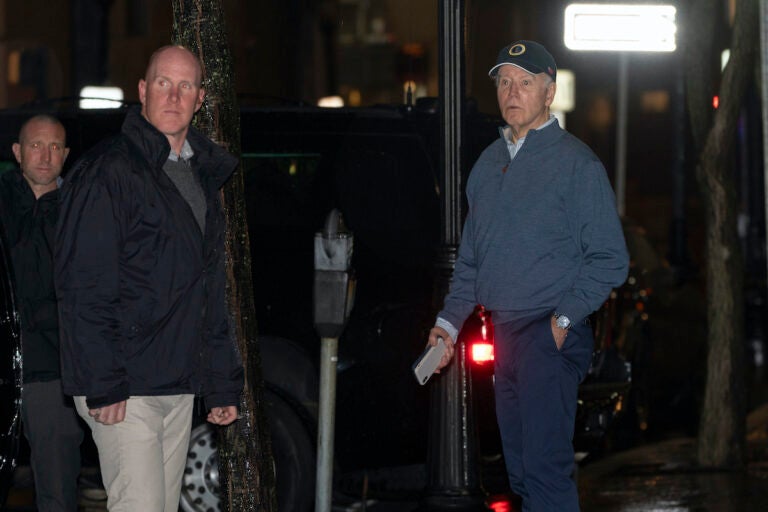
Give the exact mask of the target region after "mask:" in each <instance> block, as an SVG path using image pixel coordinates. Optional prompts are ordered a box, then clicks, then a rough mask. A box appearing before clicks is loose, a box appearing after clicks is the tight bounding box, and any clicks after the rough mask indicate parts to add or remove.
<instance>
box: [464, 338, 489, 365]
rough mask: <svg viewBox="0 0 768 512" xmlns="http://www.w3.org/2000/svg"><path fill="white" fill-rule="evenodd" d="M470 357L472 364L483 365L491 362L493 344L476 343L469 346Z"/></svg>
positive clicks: (485, 342)
mask: <svg viewBox="0 0 768 512" xmlns="http://www.w3.org/2000/svg"><path fill="white" fill-rule="evenodd" d="M470 350H471V352H470V355H469V357H470V358H471V359H472V362H473V363H476V364H485V363H491V362H493V343H489V342H487V341H476V342H475V343H473V344H472V345H471V346H470Z"/></svg>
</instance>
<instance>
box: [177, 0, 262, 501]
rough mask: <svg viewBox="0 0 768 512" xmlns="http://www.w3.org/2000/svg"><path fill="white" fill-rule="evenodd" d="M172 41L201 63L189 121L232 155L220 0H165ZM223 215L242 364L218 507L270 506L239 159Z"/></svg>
mask: <svg viewBox="0 0 768 512" xmlns="http://www.w3.org/2000/svg"><path fill="white" fill-rule="evenodd" d="M172 4H173V14H174V27H173V41H174V43H175V44H181V45H183V46H185V47H187V48H189V49H191V50H192V51H193V52H195V53H196V54H197V55H198V56H199V57H200V61H201V62H202V64H203V87H204V88H205V90H206V97H205V102H204V103H203V106H202V108H201V110H200V113H199V114H198V115H197V121H196V127H197V128H198V129H200V130H201V131H202V132H203V133H205V134H207V135H208V136H209V137H210V138H211V139H212V140H213V141H214V142H216V143H217V144H219V145H221V146H224V147H226V148H227V149H228V150H229V152H230V153H232V154H234V155H238V156H239V155H240V112H239V108H238V105H237V99H236V95H235V88H234V80H233V77H232V70H233V66H232V58H231V53H230V50H229V46H228V40H227V37H226V34H227V31H226V28H225V24H224V9H223V5H222V0H172ZM222 199H223V204H224V210H225V216H226V219H227V235H226V255H227V258H226V262H227V300H228V303H229V309H230V314H231V319H230V326H231V327H232V330H233V332H234V334H235V335H236V338H237V346H238V349H239V351H240V354H241V355H242V358H243V365H244V367H245V387H244V389H243V398H242V400H241V403H240V413H241V415H242V419H241V420H239V421H236V422H235V423H233V424H232V425H230V426H229V427H226V428H220V429H218V430H219V439H218V441H219V442H218V452H219V479H220V484H221V487H220V488H221V504H222V509H223V510H230V511H233V512H234V511H254V510H259V511H262V510H263V511H267V512H270V511H276V510H277V502H276V497H275V475H274V470H273V468H274V464H273V460H272V453H271V448H270V439H269V429H268V426H267V421H266V417H265V414H264V412H265V411H264V402H263V398H262V396H263V393H262V379H261V362H260V358H259V350H258V345H257V343H256V322H255V317H256V314H255V306H254V300H253V289H252V279H251V256H250V246H249V238H248V223H247V215H246V209H245V196H244V183H243V173H242V166H240V168H238V170H237V171H236V172H235V174H234V176H233V177H232V179H230V181H229V182H228V183H227V184H226V185H225V187H224V189H223V191H222Z"/></svg>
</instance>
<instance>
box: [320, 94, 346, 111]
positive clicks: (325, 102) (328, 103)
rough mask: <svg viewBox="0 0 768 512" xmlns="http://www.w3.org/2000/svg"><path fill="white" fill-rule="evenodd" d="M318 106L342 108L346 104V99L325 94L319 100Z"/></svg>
mask: <svg viewBox="0 0 768 512" xmlns="http://www.w3.org/2000/svg"><path fill="white" fill-rule="evenodd" d="M317 106H318V107H323V108H341V107H343V106H344V99H343V98H342V97H341V96H325V97H324V98H320V99H319V100H317Z"/></svg>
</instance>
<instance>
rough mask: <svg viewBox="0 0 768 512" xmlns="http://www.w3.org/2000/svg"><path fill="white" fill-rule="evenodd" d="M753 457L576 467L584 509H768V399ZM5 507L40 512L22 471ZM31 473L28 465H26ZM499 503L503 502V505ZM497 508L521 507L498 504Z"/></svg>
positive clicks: (663, 446)
mask: <svg viewBox="0 0 768 512" xmlns="http://www.w3.org/2000/svg"><path fill="white" fill-rule="evenodd" d="M747 433H748V434H747V442H748V461H747V464H746V467H745V468H744V469H743V470H739V471H716V470H709V469H701V468H699V467H697V465H696V463H695V454H696V441H695V439H692V438H674V439H669V440H665V441H661V442H656V443H649V444H645V445H643V446H640V447H637V448H633V449H630V450H626V451H622V452H619V453H615V454H612V455H609V456H606V457H604V458H603V459H601V460H598V461H595V462H591V463H589V464H585V465H583V466H582V467H580V468H579V469H578V472H577V475H576V478H577V480H578V483H579V494H580V497H581V509H582V512H741V511H745V512H746V511H750V512H751V511H768V404H766V405H763V406H761V407H759V408H757V409H755V410H754V411H753V412H752V413H751V414H750V415H749V417H748V420H747ZM20 471H21V472H22V474H21V475H17V480H18V482H17V484H18V485H15V486H14V489H12V492H11V494H10V495H9V500H8V503H7V505H6V507H5V508H4V509H3V510H7V511H9V512H11V511H14V512H20V511H34V510H35V508H34V505H33V504H32V503H33V492H32V489H31V485H30V484H29V483H28V482H25V479H24V478H25V477H24V473H23V472H24V471H25V469H24V468H23V467H22V468H20ZM26 471H28V468H27V469H26ZM101 498H103V494H98V491H97V490H92V489H91V490H85V491H84V493H83V495H82V497H81V508H80V511H81V512H100V511H103V510H106V507H105V503H106V502H105V501H104V500H102V499H101ZM497 507H498V506H497ZM417 508H418V502H417V501H416V500H412V499H405V500H397V499H389V500H381V499H379V500H375V499H371V500H367V502H366V503H365V505H364V504H363V503H361V502H359V501H354V500H348V501H344V500H337V502H336V503H335V504H334V507H333V510H334V512H342V511H344V512H347V511H348V512H357V511H362V510H366V511H368V512H399V511H403V512H411V511H415V510H416V509H417ZM494 510H496V511H501V510H505V511H507V512H515V511H514V508H504V507H498V508H494Z"/></svg>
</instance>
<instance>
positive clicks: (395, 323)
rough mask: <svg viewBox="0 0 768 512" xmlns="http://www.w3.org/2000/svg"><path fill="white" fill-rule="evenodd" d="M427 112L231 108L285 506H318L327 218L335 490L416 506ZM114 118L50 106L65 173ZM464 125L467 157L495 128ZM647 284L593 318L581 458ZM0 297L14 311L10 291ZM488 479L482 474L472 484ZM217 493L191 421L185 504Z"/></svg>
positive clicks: (8, 127)
mask: <svg viewBox="0 0 768 512" xmlns="http://www.w3.org/2000/svg"><path fill="white" fill-rule="evenodd" d="M422 105H424V106H423V107H421V108H420V107H417V108H405V107H403V106H381V107H376V108H365V109H353V108H344V109H319V108H314V107H280V108H258V109H256V108H254V109H251V108H243V109H241V132H242V148H243V155H242V165H243V172H244V180H245V193H246V205H247V214H248V225H249V237H250V243H251V256H252V273H253V291H254V295H255V303H256V316H257V322H258V331H259V346H260V351H261V360H262V375H263V378H264V382H265V392H266V402H267V404H268V406H269V410H268V417H269V421H270V426H271V432H272V438H273V451H274V455H275V460H276V468H277V478H278V480H277V482H278V499H279V501H280V508H279V510H281V511H283V512H287V511H306V510H311V509H312V506H313V505H312V504H313V501H314V484H315V476H314V467H315V451H316V431H317V427H316V425H317V402H318V381H319V377H318V371H317V361H318V354H319V338H318V336H317V334H316V332H315V330H314V326H313V322H312V310H313V309H312V284H313V247H314V246H313V240H314V234H315V232H317V231H319V230H320V229H321V227H322V225H323V222H324V220H325V218H326V215H327V214H328V212H329V211H330V210H331V209H333V208H338V209H339V210H340V211H341V212H342V214H343V216H344V219H345V222H346V223H347V225H348V226H349V228H350V229H351V231H352V232H353V234H354V256H353V265H352V266H353V268H354V271H355V274H356V277H357V283H358V284H357V294H356V299H355V304H354V309H353V311H352V315H351V318H350V320H349V323H348V325H347V327H346V330H345V332H344V334H343V335H342V337H341V339H340V344H339V359H338V380H337V383H338V390H337V407H336V414H337V416H336V437H335V461H336V464H335V477H336V479H335V481H336V486H335V490H336V492H337V493H338V494H343V495H345V496H353V497H354V496H355V495H360V494H361V493H362V489H363V486H366V488H367V495H368V496H369V497H375V496H376V495H377V493H378V495H379V496H384V495H386V496H393V495H398V496H403V495H407V496H409V497H411V498H413V497H415V496H418V493H419V492H420V490H421V489H422V488H423V487H424V483H425V478H424V473H425V470H424V461H425V458H426V448H425V447H426V441H425V440H426V436H427V420H426V416H427V415H426V414H425V411H427V410H428V393H427V387H428V386H425V387H422V386H419V385H418V384H417V383H416V380H415V379H414V377H413V375H412V373H411V371H410V367H411V364H412V362H413V361H414V359H415V358H416V357H417V356H418V355H419V354H420V353H421V351H422V349H423V347H424V343H425V340H426V334H427V332H428V330H429V328H430V327H431V325H432V323H433V321H434V314H435V307H434V304H433V295H434V292H433V290H434V287H435V284H436V283H435V279H436V273H435V271H434V270H433V264H434V261H435V256H436V249H437V244H438V242H439V240H438V237H439V232H440V231H439V229H440V216H439V211H440V210H439V206H440V205H439V199H440V198H439V184H438V172H437V168H438V157H437V155H438V147H439V143H438V136H439V133H440V131H439V115H438V113H437V112H436V110H435V109H434V108H432V107H431V105H434V103H429V102H427V103H423V104H422ZM34 113H36V112H32V111H12V112H11V111H6V112H0V153H1V154H2V161H4V162H11V163H10V164H9V165H12V164H13V157H12V155H11V154H10V147H11V143H12V142H13V141H14V140H15V138H16V135H17V133H18V127H19V125H20V122H21V121H22V120H23V119H26V118H27V117H29V116H30V115H33V114H34ZM123 115H124V111H122V110H121V109H118V110H104V111H87V110H63V111H61V112H59V116H60V118H61V119H62V121H63V122H64V124H65V126H66V128H67V137H68V143H69V145H70V147H71V148H72V154H71V155H70V159H71V160H70V161H69V162H68V164H69V165H71V164H72V162H73V161H74V159H76V158H77V156H79V155H80V154H82V152H83V151H84V150H86V149H87V148H89V147H90V146H92V145H93V144H95V143H96V142H97V141H98V140H99V139H100V138H102V137H104V136H107V135H109V134H111V133H116V132H117V131H118V130H119V128H120V125H121V122H122V118H123ZM469 119H470V121H469V122H470V126H471V128H470V129H468V130H467V133H470V134H471V137H470V140H468V141H467V153H468V156H469V160H470V161H473V160H474V158H475V157H476V156H477V155H479V152H480V151H481V150H482V149H483V148H484V147H485V146H486V145H487V144H488V143H490V142H491V141H492V140H493V138H494V137H496V136H497V130H496V127H497V125H498V121H497V120H495V119H492V118H488V117H486V116H483V115H480V114H471V115H470V116H469ZM65 173H66V170H65ZM65 175H66V174H65ZM464 178H466V177H464ZM0 270H3V269H2V268H0ZM4 275H5V276H6V280H5V282H6V284H7V281H8V279H7V272H6V273H5V274H4ZM0 277H2V276H0ZM642 290H643V287H642V283H641V282H640V281H639V280H638V279H636V278H633V279H631V280H630V282H628V284H627V285H625V286H624V287H623V288H622V289H620V290H617V291H616V292H615V293H614V294H613V295H612V297H611V298H610V299H609V300H608V302H607V303H606V306H605V307H604V308H603V309H601V310H600V311H599V312H598V313H596V315H595V318H594V320H595V322H594V325H595V326H596V333H597V335H598V336H597V341H596V351H595V355H596V356H595V365H594V367H593V371H592V372H591V373H590V376H589V377H588V379H587V381H586V382H585V384H584V385H583V386H582V400H581V402H580V408H579V418H578V422H579V425H578V427H577V435H576V446H577V449H578V450H579V451H583V452H587V451H591V450H593V449H595V447H596V446H599V443H600V441H601V439H602V438H603V435H604V433H605V431H606V429H607V427H608V425H609V424H610V423H611V420H612V419H613V418H614V416H616V414H617V413H618V411H619V410H621V409H622V408H626V400H627V396H628V391H629V382H630V375H631V373H630V367H629V364H628V360H629V359H631V352H632V351H633V350H634V348H630V349H629V350H628V349H627V346H626V345H625V344H619V343H616V340H619V339H622V340H625V339H627V338H628V336H629V337H631V336H634V334H631V335H628V331H632V332H638V333H641V332H642V329H643V326H642V324H643V319H642V315H640V314H638V313H637V309H636V308H635V304H636V303H637V300H642V299H641V298H640V297H642V296H643V294H642ZM0 291H3V290H0ZM6 295H7V296H8V298H6V302H7V308H6V309H7V310H8V311H9V312H10V311H13V307H12V296H11V295H9V294H8V293H6ZM0 298H1V297H0ZM12 317H13V315H11V314H10V313H9V316H8V318H12ZM628 320H629V321H628ZM9 327H12V328H11V329H10V331H13V330H14V329H16V331H15V332H17V328H15V327H13V325H12V324H9ZM11 334H13V333H11ZM11 334H7V333H6V335H9V336H10V335H11ZM638 339H640V338H638ZM460 341H463V342H464V343H467V344H475V343H478V344H487V343H490V344H492V341H493V340H492V325H491V324H490V321H489V319H488V318H487V317H486V316H485V315H484V312H483V311H482V310H481V309H478V311H477V313H476V314H475V315H473V316H472V317H471V318H470V319H469V320H468V323H467V325H466V327H465V329H464V330H463V331H462V337H461V339H460ZM469 352H470V353H471V351H469ZM2 357H3V358H4V360H3V361H2V364H11V367H8V368H3V369H6V370H8V371H9V372H10V373H11V374H12V373H13V365H14V364H16V363H17V362H18V361H17V360H18V357H16V354H15V353H14V352H13V351H11V353H6V352H3V354H2ZM472 366H473V380H474V385H473V388H472V389H473V399H474V408H473V409H474V411H475V416H476V418H475V419H476V423H477V432H478V445H479V450H478V451H479V454H480V461H479V463H480V465H481V466H483V467H484V468H486V467H492V466H494V464H496V465H497V466H498V462H499V461H500V455H499V454H500V443H499V440H498V430H497V427H496V422H495V416H494V412H493V394H492V385H493V375H492V368H493V365H492V364H488V362H487V360H484V359H483V358H478V359H477V361H475V360H474V359H472ZM3 379H4V380H3V381H2V382H3V383H6V387H7V388H8V389H7V391H8V392H9V393H11V394H13V393H16V394H14V395H13V396H18V393H17V390H14V386H13V384H11V385H10V387H8V386H7V383H13V382H15V383H16V385H18V382H17V381H12V380H11V381H8V380H7V379H6V376H5V375H4V376H3ZM4 403H6V404H10V403H13V404H14V409H13V410H12V411H10V415H9V417H12V418H13V419H12V420H10V421H6V423H10V424H12V425H15V430H13V429H6V428H5V427H6V425H5V424H4V425H0V426H2V427H3V430H2V432H12V433H13V434H12V435H10V438H9V439H5V440H6V441H11V440H12V441H13V443H9V442H6V443H5V444H6V445H7V446H4V447H3V448H5V449H6V450H9V453H10V452H11V451H12V450H13V449H14V448H15V442H16V441H17V440H18V423H17V422H18V415H17V414H16V415H15V416H14V411H16V412H17V411H18V402H17V401H16V402H13V401H5V402H4ZM5 412H6V411H5V410H4V411H3V414H5ZM0 418H1V419H6V417H4V416H0ZM14 436H15V437H14ZM2 440H3V439H0V441H2ZM11 445H13V446H11ZM7 460H12V457H10V458H8V459H7ZM488 474H489V472H488V470H486V469H484V470H483V475H488ZM403 475H407V476H406V477H404V476H403ZM5 478H6V481H7V480H8V479H7V476H6V477H5ZM504 480H505V479H504V478H498V479H494V478H493V477H490V476H489V477H488V478H486V479H485V481H484V486H485V488H486V489H487V490H488V491H489V492H497V491H499V492H502V491H504V490H505V489H503V487H504V484H503V483H502V484H499V485H498V487H499V488H500V489H496V488H495V486H497V484H495V483H492V482H497V481H498V482H503V481H504ZM217 491H218V471H217V465H216V447H215V436H214V435H213V433H212V430H211V428H210V427H209V426H208V425H207V424H205V422H198V423H196V426H195V428H194V430H193V435H192V441H191V445H190V457H189V465H188V468H187V472H186V474H185V481H184V487H183V493H182V494H183V495H182V504H181V505H182V508H183V509H184V510H190V511H191V510H217V509H218V498H217Z"/></svg>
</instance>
